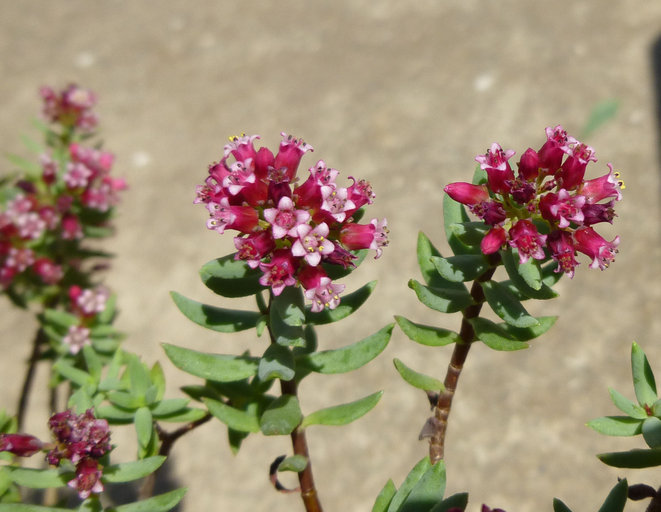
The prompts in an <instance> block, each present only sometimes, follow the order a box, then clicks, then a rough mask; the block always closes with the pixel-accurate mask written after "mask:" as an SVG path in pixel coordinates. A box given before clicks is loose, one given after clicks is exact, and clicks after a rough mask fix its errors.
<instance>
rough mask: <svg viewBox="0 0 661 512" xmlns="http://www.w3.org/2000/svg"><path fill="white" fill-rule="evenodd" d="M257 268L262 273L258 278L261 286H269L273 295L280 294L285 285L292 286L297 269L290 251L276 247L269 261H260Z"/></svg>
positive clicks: (294, 282)
mask: <svg viewBox="0 0 661 512" xmlns="http://www.w3.org/2000/svg"><path fill="white" fill-rule="evenodd" d="M259 268H260V270H261V271H262V272H264V275H262V277H260V278H259V283H260V284H261V285H262V286H270V287H271V291H273V295H280V294H281V293H282V290H284V289H285V286H294V285H295V284H296V278H294V274H295V272H296V270H297V267H296V264H295V262H294V259H293V258H292V254H291V251H289V250H287V249H277V250H275V251H274V252H273V255H272V256H271V261H270V262H269V263H260V264H259Z"/></svg>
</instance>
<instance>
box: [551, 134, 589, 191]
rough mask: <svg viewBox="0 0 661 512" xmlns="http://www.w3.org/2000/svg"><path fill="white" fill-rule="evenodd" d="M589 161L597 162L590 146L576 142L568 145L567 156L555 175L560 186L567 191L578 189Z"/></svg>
mask: <svg viewBox="0 0 661 512" xmlns="http://www.w3.org/2000/svg"><path fill="white" fill-rule="evenodd" d="M590 161H593V162H596V161H597V158H596V157H595V156H594V151H593V149H592V148H591V147H590V146H587V145H585V144H582V143H580V142H578V141H576V142H575V143H574V144H572V145H570V153H569V156H568V157H567V159H566V160H565V162H564V163H563V164H562V167H561V168H560V171H559V172H558V174H557V179H558V181H559V182H560V185H561V186H562V187H563V188H565V189H567V190H574V189H575V188H576V187H578V186H579V185H580V184H581V183H583V177H584V176H585V168H586V167H587V165H588V162H590Z"/></svg>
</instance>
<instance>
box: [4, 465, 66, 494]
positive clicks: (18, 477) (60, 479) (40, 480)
mask: <svg viewBox="0 0 661 512" xmlns="http://www.w3.org/2000/svg"><path fill="white" fill-rule="evenodd" d="M10 471H11V473H10V477H11V479H12V481H13V482H15V483H16V484H18V485H20V486H22V487H28V488H30V489H49V488H52V487H66V485H67V482H68V481H69V480H71V479H72V478H73V472H71V471H62V470H61V469H32V468H18V467H17V468H10Z"/></svg>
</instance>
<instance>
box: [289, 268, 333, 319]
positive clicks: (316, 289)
mask: <svg viewBox="0 0 661 512" xmlns="http://www.w3.org/2000/svg"><path fill="white" fill-rule="evenodd" d="M299 280H300V281H301V284H302V285H303V288H305V298H306V299H308V300H309V301H311V303H312V304H311V307H310V309H311V310H312V312H314V313H318V312H320V311H323V310H324V309H325V308H328V309H335V308H336V307H337V306H338V305H339V304H340V293H342V292H343V291H344V285H343V284H334V283H332V282H331V280H330V278H329V277H328V276H327V275H326V273H325V272H324V270H323V269H322V268H320V267H306V268H305V269H304V270H303V271H302V272H301V273H300V274H299Z"/></svg>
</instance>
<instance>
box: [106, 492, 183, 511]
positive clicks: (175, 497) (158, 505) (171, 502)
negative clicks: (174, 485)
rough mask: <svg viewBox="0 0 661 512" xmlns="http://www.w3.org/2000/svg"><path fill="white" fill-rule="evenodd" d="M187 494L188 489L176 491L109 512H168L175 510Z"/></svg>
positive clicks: (121, 506)
mask: <svg viewBox="0 0 661 512" xmlns="http://www.w3.org/2000/svg"><path fill="white" fill-rule="evenodd" d="M184 494H186V489H185V488H184V489H176V490H174V491H170V492H166V493H163V494H159V495H158V496H153V497H152V498H148V499H146V500H142V501H136V502H135V503H129V504H127V505H120V506H118V507H115V508H113V509H110V510H108V511H107V512H167V511H168V510H170V509H172V508H174V507H175V506H176V505H177V503H179V502H180V501H181V499H182V498H183V497H184Z"/></svg>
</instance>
